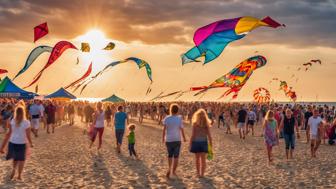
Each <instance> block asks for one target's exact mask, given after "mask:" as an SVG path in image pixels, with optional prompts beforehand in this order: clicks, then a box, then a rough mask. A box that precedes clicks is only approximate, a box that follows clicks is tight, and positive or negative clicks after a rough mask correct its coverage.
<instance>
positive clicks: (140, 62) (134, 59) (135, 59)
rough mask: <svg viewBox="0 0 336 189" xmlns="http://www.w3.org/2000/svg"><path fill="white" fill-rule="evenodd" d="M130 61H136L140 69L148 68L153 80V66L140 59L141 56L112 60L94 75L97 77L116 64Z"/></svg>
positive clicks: (150, 78) (150, 77)
mask: <svg viewBox="0 0 336 189" xmlns="http://www.w3.org/2000/svg"><path fill="white" fill-rule="evenodd" d="M128 61H134V62H135V63H136V64H137V65H138V67H139V69H141V68H143V67H145V68H146V72H147V76H148V78H149V80H150V81H151V82H153V80H152V69H151V67H150V66H149V64H148V63H147V62H146V61H144V60H141V59H139V58H135V57H129V58H126V59H125V60H120V61H116V62H112V63H110V64H108V65H107V66H105V68H104V69H103V70H102V71H100V72H98V73H97V74H96V75H95V76H94V78H96V77H98V76H99V75H101V74H102V73H103V72H104V71H106V70H107V69H108V68H111V67H113V66H116V65H118V64H121V63H126V62H128Z"/></svg>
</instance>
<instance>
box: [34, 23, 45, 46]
mask: <svg viewBox="0 0 336 189" xmlns="http://www.w3.org/2000/svg"><path fill="white" fill-rule="evenodd" d="M48 32H49V30H48V24H47V22H45V23H43V24H40V25H38V26H35V27H34V43H35V42H36V41H37V40H39V39H41V38H42V37H44V36H45V35H47V34H48Z"/></svg>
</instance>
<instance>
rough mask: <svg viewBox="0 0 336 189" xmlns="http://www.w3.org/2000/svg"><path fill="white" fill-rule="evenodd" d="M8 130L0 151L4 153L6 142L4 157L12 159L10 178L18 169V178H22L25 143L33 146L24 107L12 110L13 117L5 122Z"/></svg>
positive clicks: (25, 150)
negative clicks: (6, 149) (6, 147)
mask: <svg viewBox="0 0 336 189" xmlns="http://www.w3.org/2000/svg"><path fill="white" fill-rule="evenodd" d="M7 125H8V128H9V131H8V132H7V134H6V136H5V138H4V140H3V143H2V145H1V148H0V153H4V149H5V146H6V145H7V144H8V152H7V155H6V159H7V160H9V159H13V169H12V172H11V174H10V179H13V178H14V176H15V173H16V170H18V177H17V179H18V180H21V179H22V171H23V168H24V164H25V161H26V154H27V153H26V152H27V143H29V144H30V147H33V143H32V140H31V137H30V133H31V130H30V122H29V121H28V120H27V119H26V113H25V108H24V107H22V106H17V107H16V108H15V111H14V118H13V119H12V120H10V121H8V122H7Z"/></svg>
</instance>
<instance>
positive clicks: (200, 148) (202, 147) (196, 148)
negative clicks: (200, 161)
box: [190, 141, 208, 153]
mask: <svg viewBox="0 0 336 189" xmlns="http://www.w3.org/2000/svg"><path fill="white" fill-rule="evenodd" d="M190 152H191V153H208V141H193V142H192V143H191V148H190Z"/></svg>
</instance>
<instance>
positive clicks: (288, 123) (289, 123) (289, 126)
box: [283, 116, 295, 135]
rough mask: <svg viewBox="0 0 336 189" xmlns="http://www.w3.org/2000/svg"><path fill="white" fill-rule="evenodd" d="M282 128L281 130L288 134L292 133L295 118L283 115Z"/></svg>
mask: <svg viewBox="0 0 336 189" xmlns="http://www.w3.org/2000/svg"><path fill="white" fill-rule="evenodd" d="M283 124H284V128H283V132H284V133H285V134H288V135H292V134H294V127H295V118H294V117H291V118H289V119H288V118H287V117H286V116H285V117H284V123H283Z"/></svg>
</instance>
